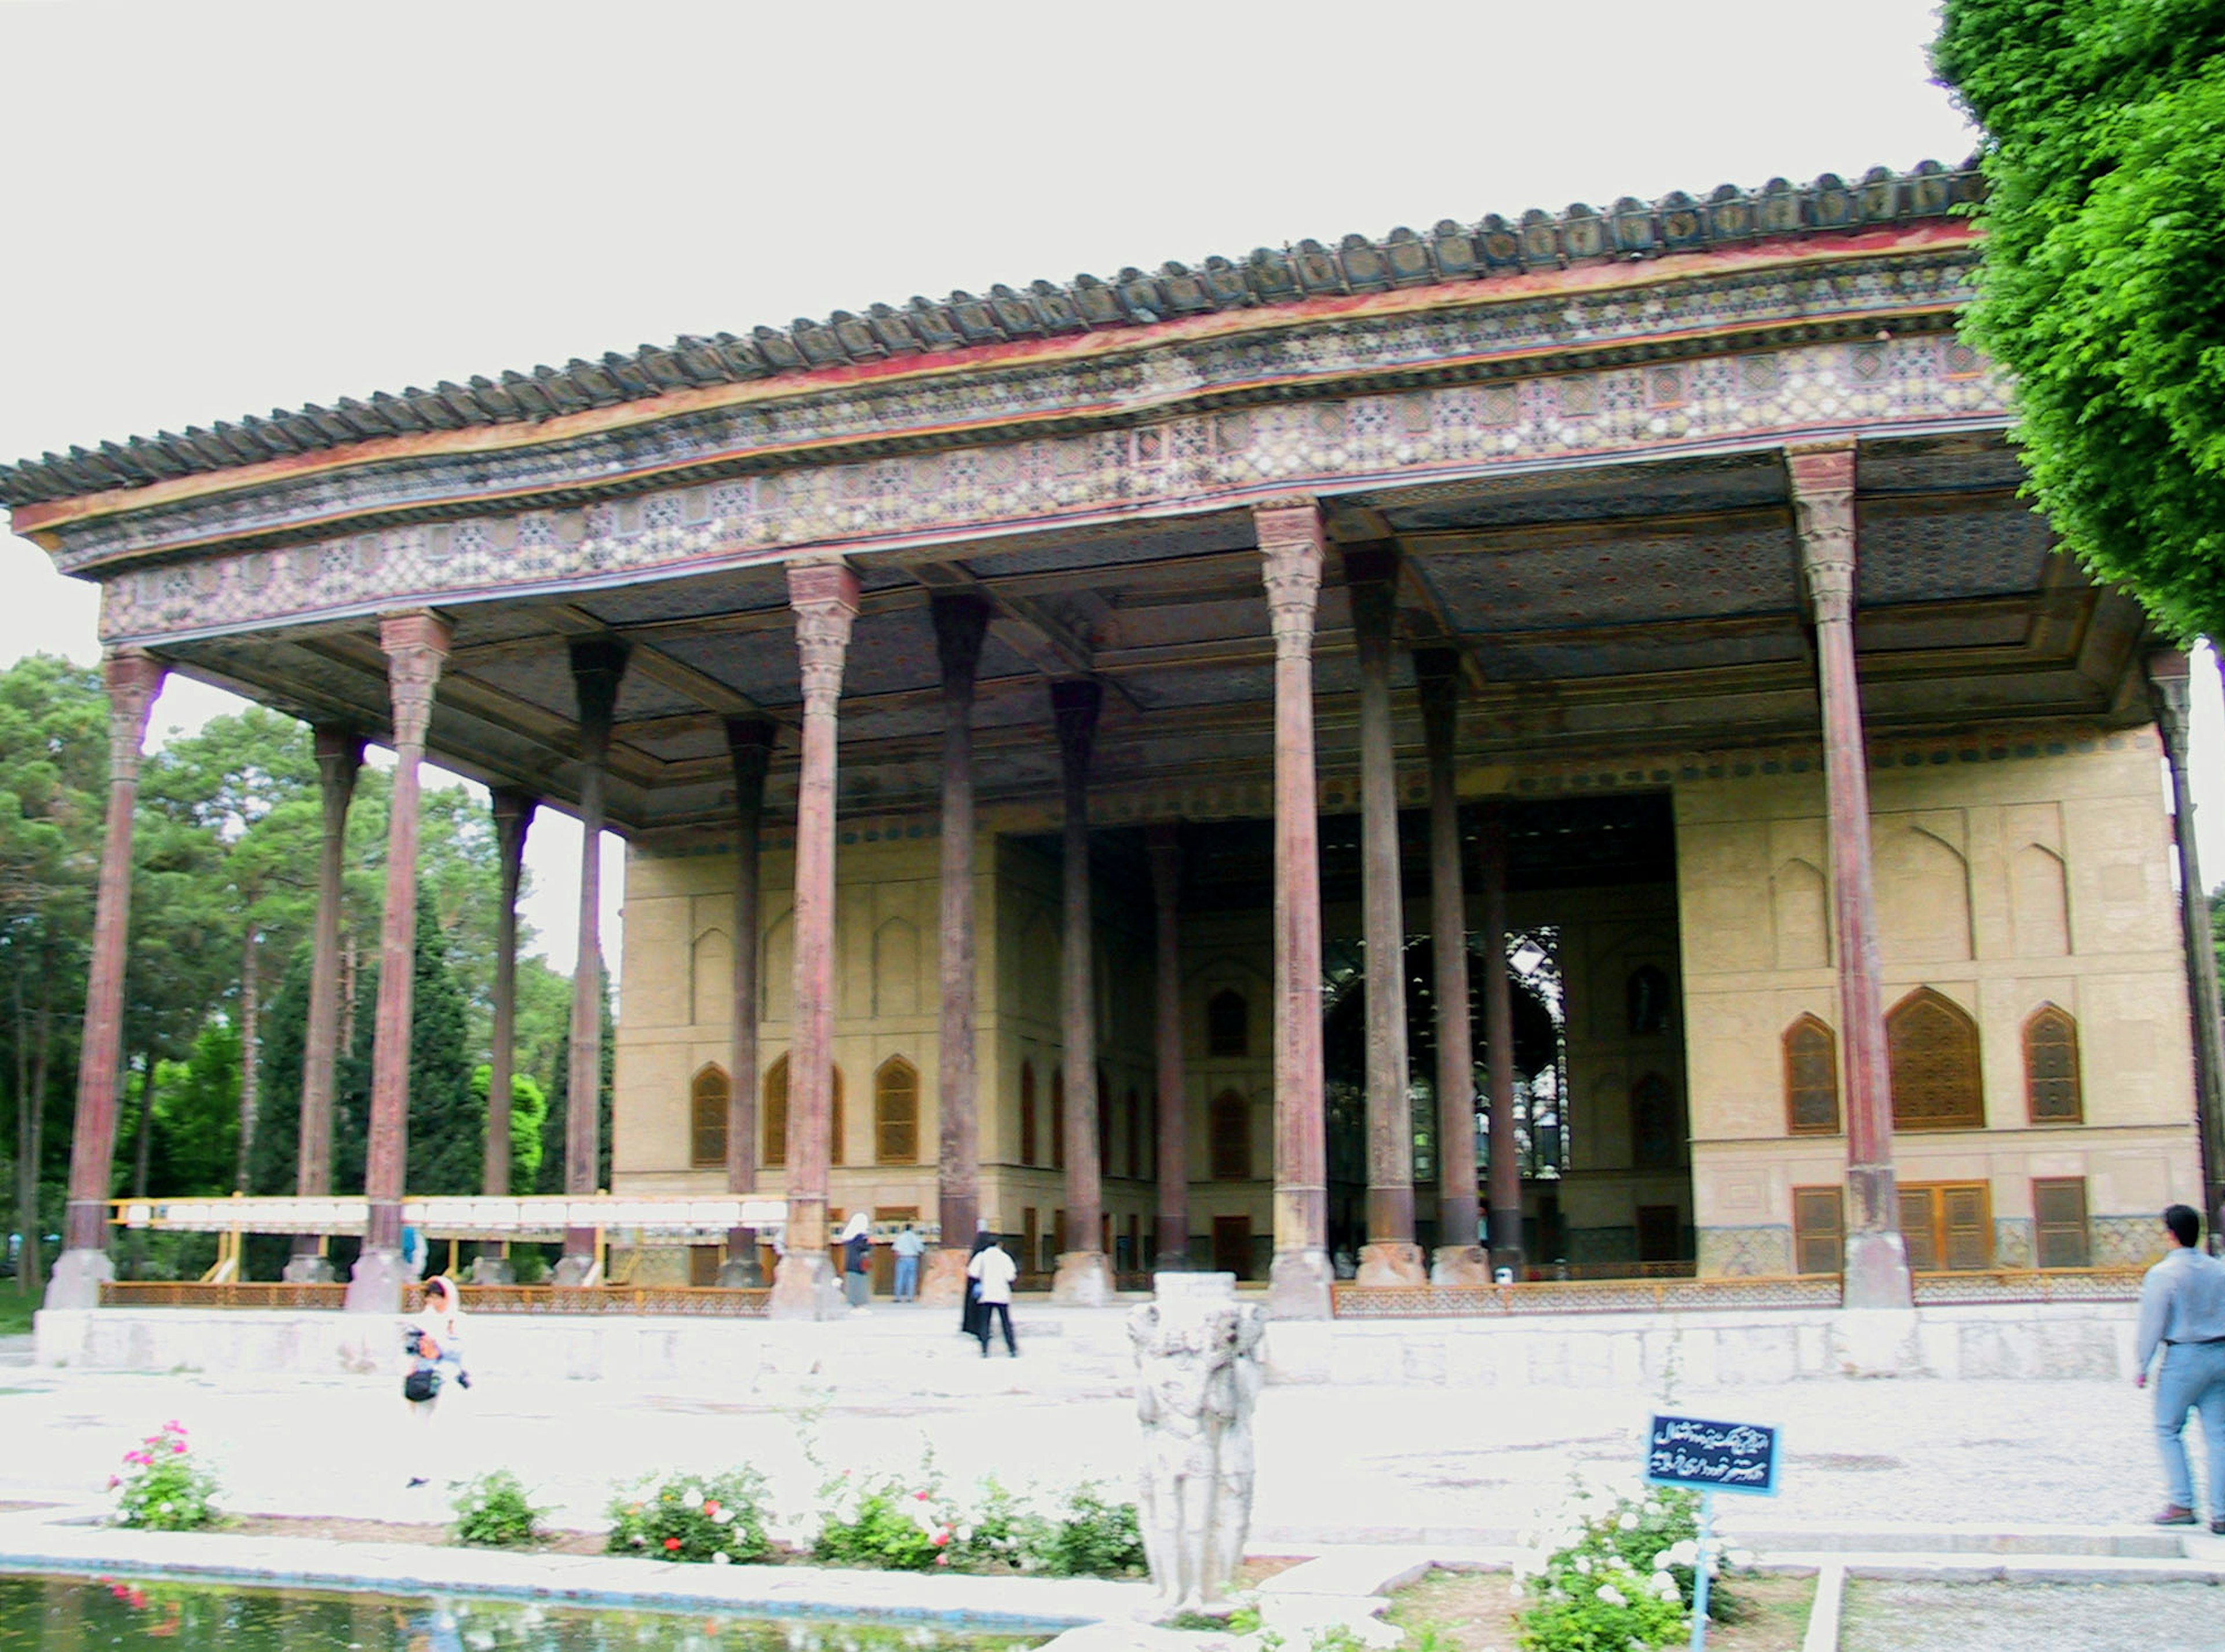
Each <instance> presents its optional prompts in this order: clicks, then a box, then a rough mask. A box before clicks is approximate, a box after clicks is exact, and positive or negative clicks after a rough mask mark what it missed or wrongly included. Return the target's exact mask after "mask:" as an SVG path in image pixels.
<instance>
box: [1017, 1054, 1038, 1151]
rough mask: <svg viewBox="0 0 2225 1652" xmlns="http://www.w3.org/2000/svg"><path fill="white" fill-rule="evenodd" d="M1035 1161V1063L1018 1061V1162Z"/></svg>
mask: <svg viewBox="0 0 2225 1652" xmlns="http://www.w3.org/2000/svg"><path fill="white" fill-rule="evenodd" d="M1035 1161H1036V1064H1035V1063H1034V1062H1033V1061H1023V1062H1021V1063H1020V1162H1021V1163H1022V1164H1033V1163H1034V1162H1035Z"/></svg>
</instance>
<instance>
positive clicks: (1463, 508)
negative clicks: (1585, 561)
mask: <svg viewBox="0 0 2225 1652" xmlns="http://www.w3.org/2000/svg"><path fill="white" fill-rule="evenodd" d="M1347 497H1348V499H1349V501H1350V503H1353V504H1355V505H1360V506H1365V507H1366V508H1369V509H1372V510H1380V511H1381V512H1382V513H1383V514H1384V516H1385V517H1386V518H1387V519H1388V520H1389V522H1390V523H1391V527H1392V529H1395V530H1396V531H1397V532H1398V533H1401V534H1417V533H1436V532H1442V531H1444V530H1446V529H1460V528H1516V527H1531V526H1541V525H1544V524H1549V523H1554V522H1624V521H1629V520H1632V519H1637V518H1644V517H1648V516H1682V515H1687V514H1700V513H1705V512H1715V511H1727V510H1748V509H1751V508H1753V507H1754V506H1758V505H1777V504H1784V503H1785V502H1786V499H1787V497H1788V496H1787V493H1786V486H1785V479H1784V461H1783V459H1780V458H1779V457H1778V455H1776V454H1775V453H1739V454H1734V455H1730V456H1727V457H1723V458H1709V459H1679V460H1674V461H1670V462H1666V463H1659V464H1649V465H1612V466H1602V467H1598V468H1592V469H1585V470H1579V471H1549V472H1543V473H1542V474H1534V475H1528V476H1507V477H1479V478H1474V479H1473V480H1464V481H1459V482H1444V483H1433V484H1427V485H1425V486H1422V487H1414V488H1398V489H1388V488H1385V489H1379V490H1374V491H1368V492H1363V493H1356V494H1353V495H1349V496H1347Z"/></svg>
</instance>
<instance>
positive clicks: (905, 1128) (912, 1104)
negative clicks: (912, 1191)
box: [873, 1055, 919, 1164]
mask: <svg viewBox="0 0 2225 1652" xmlns="http://www.w3.org/2000/svg"><path fill="white" fill-rule="evenodd" d="M873 1162H874V1163H875V1164H917V1163H918V1162H919V1070H918V1069H917V1068H916V1067H913V1066H912V1064H911V1063H910V1062H909V1061H907V1060H904V1059H903V1056H901V1055H891V1057H889V1059H888V1060H885V1061H884V1062H882V1063H881V1070H880V1071H879V1072H878V1073H875V1074H873Z"/></svg>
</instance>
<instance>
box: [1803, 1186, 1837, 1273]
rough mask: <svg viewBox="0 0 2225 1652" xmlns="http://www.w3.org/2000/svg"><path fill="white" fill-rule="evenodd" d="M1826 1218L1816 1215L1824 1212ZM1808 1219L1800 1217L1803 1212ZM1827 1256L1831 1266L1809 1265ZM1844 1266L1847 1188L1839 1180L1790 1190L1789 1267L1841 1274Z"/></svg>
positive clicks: (1807, 1271) (1819, 1261)
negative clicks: (1828, 1216) (1790, 1240)
mask: <svg viewBox="0 0 2225 1652" xmlns="http://www.w3.org/2000/svg"><path fill="white" fill-rule="evenodd" d="M1826 1211H1828V1212H1829V1215H1830V1220H1829V1222H1824V1221H1821V1220H1818V1219H1816V1218H1818V1217H1819V1216H1821V1215H1822V1213H1823V1212H1826ZM1803 1213H1804V1215H1805V1216H1806V1218H1808V1219H1805V1220H1803ZM1826 1247H1828V1260H1829V1263H1830V1266H1829V1267H1823V1266H1821V1265H1817V1266H1810V1263H1811V1262H1813V1263H1818V1264H1820V1263H1822V1262H1823V1261H1824V1260H1826V1259H1827V1258H1826V1250H1825V1248H1826ZM1846 1270H1847V1190H1846V1189H1845V1188H1844V1187H1841V1186H1840V1185H1839V1184H1838V1183H1836V1182H1833V1183H1832V1184H1830V1185H1829V1187H1795V1188H1794V1189H1793V1190H1792V1271H1793V1272H1794V1273H1796V1274H1842V1273H1844V1272H1845V1271H1846Z"/></svg>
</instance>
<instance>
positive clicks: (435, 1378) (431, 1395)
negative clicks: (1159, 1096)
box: [402, 1274, 472, 1490]
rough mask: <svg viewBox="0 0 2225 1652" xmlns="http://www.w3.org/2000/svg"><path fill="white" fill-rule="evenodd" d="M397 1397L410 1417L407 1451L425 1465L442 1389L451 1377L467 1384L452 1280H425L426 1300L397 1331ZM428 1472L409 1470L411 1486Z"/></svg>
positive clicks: (458, 1303)
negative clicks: (399, 1391)
mask: <svg viewBox="0 0 2225 1652" xmlns="http://www.w3.org/2000/svg"><path fill="white" fill-rule="evenodd" d="M402 1359H403V1377H402V1397H403V1400H405V1401H406V1402H408V1403H409V1415H410V1416H411V1417H412V1418H413V1419H414V1426H413V1427H412V1429H411V1440H410V1445H409V1456H410V1459H411V1461H412V1463H413V1465H415V1467H416V1468H418V1469H421V1470H422V1469H428V1468H430V1467H432V1466H433V1463H432V1461H431V1459H432V1458H433V1456H434V1453H435V1449H436V1444H437V1442H435V1441H434V1439H433V1418H434V1414H435V1413H436V1412H437V1411H438V1409H439V1408H440V1403H441V1389H443V1388H444V1387H446V1386H447V1384H448V1383H451V1382H453V1383H455V1385H456V1386H457V1387H458V1388H469V1387H470V1386H471V1385H472V1377H471V1373H470V1372H469V1371H467V1370H465V1369H464V1304H463V1301H462V1298H461V1296H460V1294H459V1293H458V1291H457V1289H456V1286H455V1282H453V1280H451V1279H449V1278H448V1277H447V1275H441V1274H436V1275H434V1276H433V1277H432V1278H431V1279H428V1280H427V1281H426V1282H425V1305H424V1306H423V1307H422V1308H420V1309H419V1310H418V1311H417V1313H416V1314H415V1317H414V1318H412V1319H411V1320H410V1321H409V1324H407V1325H406V1326H403V1332H402ZM431 1478H432V1477H431V1476H430V1475H429V1474H425V1473H413V1474H411V1475H410V1477H409V1484H410V1487H411V1488H412V1489H413V1490H414V1489H415V1487H418V1486H421V1485H425V1484H429V1483H430V1481H431Z"/></svg>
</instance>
